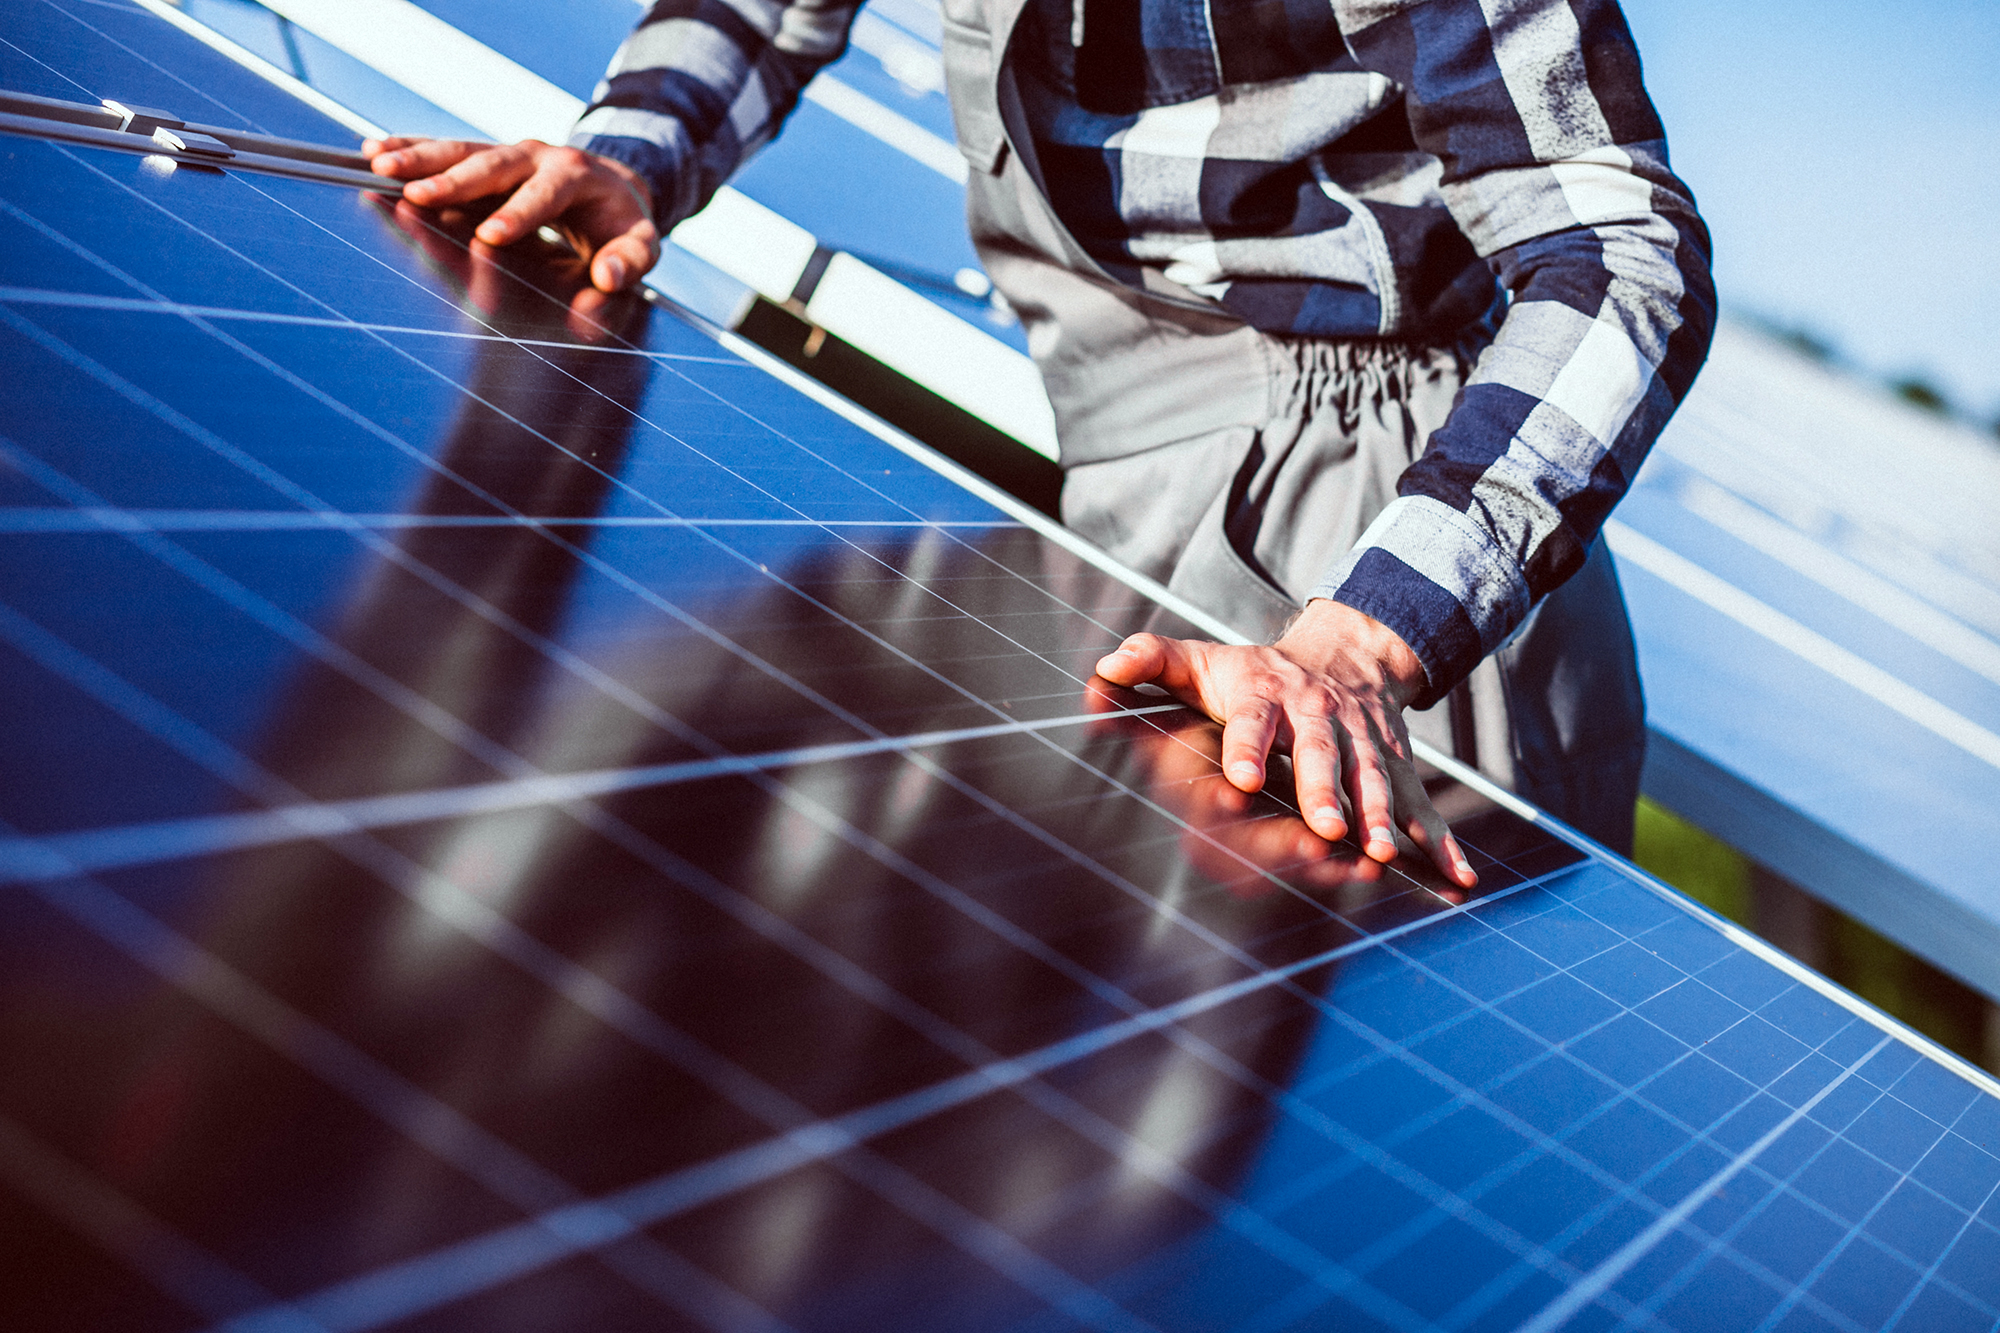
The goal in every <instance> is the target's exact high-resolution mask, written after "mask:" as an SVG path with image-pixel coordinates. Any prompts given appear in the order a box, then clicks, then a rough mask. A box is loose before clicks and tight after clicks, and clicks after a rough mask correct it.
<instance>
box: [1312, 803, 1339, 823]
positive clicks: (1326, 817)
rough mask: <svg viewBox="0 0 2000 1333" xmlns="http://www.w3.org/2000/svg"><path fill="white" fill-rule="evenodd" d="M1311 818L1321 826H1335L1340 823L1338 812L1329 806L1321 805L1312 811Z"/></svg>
mask: <svg viewBox="0 0 2000 1333" xmlns="http://www.w3.org/2000/svg"><path fill="white" fill-rule="evenodd" d="M1313 818H1314V819H1316V820H1318V821H1319V822H1320V823H1322V824H1337V823H1339V822H1340V811H1338V810H1336V809H1334V808H1333V807H1332V806H1330V805H1323V806H1321V807H1320V808H1319V809H1317V810H1315V811H1313Z"/></svg>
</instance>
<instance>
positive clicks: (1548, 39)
mask: <svg viewBox="0 0 2000 1333" xmlns="http://www.w3.org/2000/svg"><path fill="white" fill-rule="evenodd" d="M855 8H856V7H855V6H854V5H852V4H845V3H819V2H815V0H792V2H791V3H785V2H784V0H658V3H656V4H655V5H654V6H653V8H652V9H651V10H650V11H649V12H648V13H647V15H646V17H645V19H644V21H643V22H642V23H641V25H640V27H639V28H638V30H637V31H636V32H635V33H634V34H633V36H632V38H631V39H630V40H629V41H628V42H627V43H626V44H625V46H624V47H622V48H621V49H620V51H619V52H618V54H617V56H616V57H615V58H614V59H613V62H612V66H611V71H610V73H609V75H608V76H607V79H606V81H605V82H604V83H603V84H602V85H601V86H600V87H599V89H598V90H597V96H596V100H595V101H594V103H593V104H592V106H591V108H590V109H589V110H588V112H586V114H585V115H584V117H583V119H582V121H581V122H580V123H579V124H578V126H577V132H576V135H575V137H574V138H573V139H572V140H571V142H572V143H574V144H576V145H577V146H579V147H582V148H586V149H588V150H590V151H593V152H597V153H602V154H605V155H607V156H610V157H615V158H618V159H619V160H621V161H624V162H625V163H627V164H628V165H630V166H632V167H634V168H635V169H637V170H638V171H640V172H641V173H642V174H643V175H645V176H646V177H647V179H648V180H650V181H651V182H652V184H653V188H654V191H655V195H656V199H657V202H658V211H659V213H660V215H661V219H662V221H663V222H666V223H671V222H673V221H675V220H678V219H679V218H681V217H684V216H686V215H687V214H688V213H690V212H692V211H694V210H695V209H696V208H698V207H699V206H700V205H701V204H702V203H704V202H706V200H707V199H708V197H709V195H710V194H712V193H713V192H714V190H715V188H716V187H717V186H718V185H720V184H721V183H722V181H723V180H724V179H725V178H726V177H727V176H728V175H729V173H730V172H731V171H732V170H733V169H734V168H735V167H736V166H737V165H738V164H739V163H740V162H741V161H743V160H744V158H745V157H747V156H748V155H749V153H751V152H752V151H754V150H755V149H756V148H757V147H758V146H759V145H761V144H762V143H763V142H764V141H765V140H767V139H768V138H769V137H770V136H771V134H772V133H774V132H775V130H776V128H777V127H778V125H779V124H780V123H781V122H782V121H783V119H784V117H785V116H786V115H787V114H788V113H789V112H790V110H791V109H792V107H793V106H794V105H795V104H796V102H797V100H798V97H799V93H800V90H801V89H802V88H803V86H804V84H805V82H806V80H807V79H808V78H810V77H811V76H812V74H813V73H814V71H816V70H817V69H818V68H819V67H820V66H822V65H824V64H825V63H827V62H828V61H830V60H832V59H833V58H835V57H836V56H838V55H839V54H840V52H841V51H842V49H843V47H844V43H845V35H846V29H847V26H848V24H849V23H851V22H852V20H853V16H854V12H855ZM1008 58H1009V60H1011V61H1014V62H1015V66H1014V68H1015V71H1016V86H1017V88H1018V89H1019V90H1020V95H1021V103H1022V105H1023V107H1024V108H1025V110H1026V113H1027V117H1028V120H1029V122H1030V124H1029V125H1028V127H1027V132H1029V133H1031V134H1032V135H1033V136H1034V140H1035V148H1036V155H1037V158H1038V159H1039V161H1040V164H1041V173H1042V176H1041V184H1042V186H1043V189H1044V191H1045V193H1046V194H1047V195H1048V197H1049V202H1050V204H1051V205H1052V207H1053V209H1054V212H1055V214H1056V216H1057V217H1059V218H1060V219H1061V220H1062V221H1063V223H1064V224H1065V226H1066V227H1067V228H1068V229H1069V231H1070V232H1071V234H1072V236H1073V237H1074V238H1075V239H1076V241H1077V243H1078V245H1079V246H1080V247H1081V248H1082V249H1083V250H1084V252H1085V253H1086V254H1088V255H1089V257H1090V259H1091V260H1093V261H1095V263H1096V264H1097V265H1098V266H1099V267H1100V268H1101V269H1102V271H1103V272H1104V273H1105V274H1107V275H1109V276H1110V277H1112V278H1114V279H1118V280H1120V281H1123V282H1126V283H1128V284H1130V285H1132V286H1135V287H1139V288H1142V289H1146V290H1150V291H1154V292H1156V293H1159V292H1165V293H1169V294H1175V295H1180V296H1183V297H1185V298H1186V299H1188V300H1191V301H1197V302H1205V303H1212V304H1213V305H1216V306H1220V307H1221V308H1223V309H1225V310H1227V311H1229V312H1231V313H1233V314H1235V315H1236V316H1237V317H1239V318H1240V319H1242V320H1244V321H1245V322H1248V323H1250V324H1252V325H1254V326H1256V327H1258V328H1261V329H1265V330H1267V331H1270V332H1273V333H1278V334H1283V335H1310V336H1325V337H1342V338H1387V339H1396V340H1406V341H1415V342H1436V343H1443V342H1449V341H1451V340H1452V339H1453V338H1454V337H1456V336H1458V335H1459V334H1461V333H1463V332H1464V331H1465V329H1466V328H1467V327H1468V326H1469V325H1472V324H1474V323H1476V322H1477V321H1478V320H1479V319H1480V318H1482V317H1490V315H1491V313H1492V312H1493V311H1495V309H1496V303H1495V302H1496V296H1499V297H1501V299H1502V301H1504V307H1500V308H1504V311H1505V313H1504V317H1503V318H1502V319H1501V321H1500V325H1499V328H1498V332H1497V336H1496V337H1495V339H1494V341H1493V343H1492V345H1491V346H1490V347H1489V348H1488V349H1487V350H1486V352H1485V353H1484V354H1483V355H1482V356H1481V358H1480V360H1479V363H1478V365H1477V367H1476V369H1475V371H1474V372H1473V374H1472V376H1471V377H1470V379H1469V381H1468V382H1467V384H1466V387H1465V389H1464V392H1463V393H1462V395H1461V396H1460V398H1459V401H1458V402H1457V404H1456V405H1455V406H1454V408H1453V410H1452V412H1451V414H1450V417H1449V419H1448V420H1447V421H1446V422H1445V424H1444V425H1443V426H1442V427H1440V428H1439V429H1438V430H1437V431H1436V432H1435V433H1434V434H1433V435H1432V437H1431V439H1430V442H1429V445H1428V447H1427V448H1426V450H1425V452H1424V454H1423V455H1422V457H1420V458H1419V459H1418V460H1417V461H1416V462H1415V463H1414V464H1412V465H1411V466H1410V468H1409V469H1408V470H1407V471H1406V472H1405V474H1404V475H1403V477H1402V479H1401V481H1400V483H1399V487H1398V498H1397V499H1396V500H1395V501H1393V502H1392V503H1391V504H1390V505H1389V506H1388V507H1387V508H1386V509H1385V510H1384V511H1383V513H1382V514H1381V516H1380V517H1379V518H1378V519H1377V520H1376V522H1375V523H1374V524H1373V525H1372V526H1371V527H1370V528H1369V529H1368V531H1367V532H1366V533H1365V534H1364V535H1363V537H1362V539H1361V541H1360V542H1359V543H1358V544H1357V545H1356V547H1355V549H1354V550H1353V551H1352V552H1351V553H1349V554H1348V555H1347V556H1346V557H1345V558H1344V559H1343V560H1342V561H1340V562H1339V563H1338V564H1337V565H1336V567H1335V568H1334V569H1333V570H1331V571H1330V572H1329V573H1328V574H1327V576H1326V577H1325V578H1324V579H1323V580H1322V582H1321V583H1320V584H1319V585H1318V586H1317V587H1316V588H1314V589H1313V591H1312V594H1311V595H1312V596H1315V597H1330V598H1333V599H1335V600H1338V601H1341V602H1344V603H1346V604H1348V605H1350V606H1353V607H1355V608H1357V609H1359V610H1362V611H1365V612H1367V613H1368V614H1370V615H1372V616H1374V617H1375V618H1376V619H1378V620H1380V621H1382V622H1383V623H1385V624H1387V625H1388V626H1389V627H1390V628H1391V629H1394V630H1395V631H1396V632H1397V633H1398V634H1400V635H1401V636H1402V638H1403V639H1404V641H1405V642H1407V643H1408V644H1409V645H1410V647H1411V648H1412V649H1413V650H1414V651H1415V652H1416V654H1417V656H1418V658H1419V659H1420V660H1421V661H1422V662H1423V665H1424V668H1425V670H1426V672H1427V673H1428V676H1429V688H1428V689H1426V690H1425V691H1424V694H1423V696H1422V697H1421V698H1420V700H1419V702H1420V703H1427V702H1430V701H1432V700H1435V699H1436V698H1438V697H1441V696H1442V694H1443V693H1444V692H1445V691H1446V690H1448V689H1449V688H1450V687H1451V685H1452V684H1454V683H1456V682H1457V681H1458V680H1460V679H1462V678H1463V677H1464V676H1465V675H1466V674H1467V673H1468V672H1469V671H1471V669H1472V668H1473V667H1474V666H1475V665H1477V663H1478V662H1479V661H1480V659H1481V658H1483V657H1484V656H1485V655H1486V654H1487V653H1489V652H1491V651H1492V650H1493V649H1494V648H1496V647H1498V646H1499V645H1500V643H1501V642H1502V641H1504V640H1505V639H1506V637H1507V636H1508V635H1509V634H1511V633H1512V631H1513V630H1514V629H1515V628H1517V627H1518V626H1519V625H1520V623H1521V622H1522V620H1523V619H1525V617H1526V616H1527V614H1528V612H1529V610H1530V609H1531V608H1532V607H1533V605H1534V604H1535V603H1536V602H1537V601H1538V600H1539V599H1540V598H1541V597H1542V596H1543V595H1545V594H1546V593H1548V592H1549V591H1550V590H1552V589H1553V588H1555V587H1557V586H1558V585H1560V584H1561V583H1562V581H1563V580H1564V579H1566V578H1567V577H1568V576H1569V575H1570V574H1571V573H1573V572H1574V571H1575V570H1576V569H1577V568H1578V567H1580V566H1581V564H1582V562H1583V559H1584V556H1585V554H1586V552H1587V550H1588V547H1589V545H1590V543H1591V542H1592V541H1593V540H1595V539H1596V536H1597V534H1598V531H1599V529H1600V528H1601V527H1602V525H1603V522H1604V520H1605V517H1606V516H1607V515H1608V514H1609V512H1610V510H1611V508H1612V506H1613V505H1614V504H1616V503H1617V501H1618V500H1619V498H1620V497H1621V496H1623V494H1624V493H1625V490H1626V489H1627V486H1628V485H1629V483H1630V481H1631V478H1632V476H1633V474H1634V473H1635V472H1636V471H1637V469H1638V466H1639V464H1640V463H1641V462H1642V461H1643V459H1644V458H1645V455H1646V452H1647V450H1648V449H1649V448H1650V447H1651V445H1652V442H1653V440H1654V438H1655V437H1656V436H1657V435H1658V434H1659V431H1660V429H1661V428H1662V427H1663V426H1664V425H1665V424H1666V421H1667V418H1668V416H1669V415H1670V414H1671V413H1672V412H1673V410H1674V408H1675V406H1676V405H1677V404H1678V403H1679V401H1680V399H1681V397H1682V396H1683V395H1684V394H1685V393H1686V391H1687V389H1688V387H1689V385H1690V384H1691V383H1692V381H1693V379H1694V375H1695V372H1696V370H1697V369H1698V368H1699V366H1700V364H1701V361H1702V358H1703V357H1704V356H1705V355H1706V352H1707V347H1708V341H1709V336H1710V333H1711V331H1712V329H1713V325H1714V317H1715V297H1714V289H1713V287H1712V285H1711V283H1710V280H1709V273H1708V257H1709V242H1708V235H1707V232H1706V230H1705V229H1704V227H1703V225H1702V222H1701V219H1700V218H1699V216H1698V215H1697V214H1696V212H1695V207H1694V201H1693V199H1692V197H1691V195H1690V194H1689V192H1688V190H1687V188H1686V186H1685V185H1683V184H1682V183H1681V181H1680V180H1679V179H1678V178H1677V177H1675V176H1674V175H1673V173H1672V172H1671V171H1670V170H1669V168H1668V165H1667V151H1666V142H1665V136H1664V132H1663V131H1662V129H1661V126H1660V123H1659V119H1658V117H1657V115H1656V114H1655V112H1654V110H1653V107H1652V104H1651V102H1650V101H1649V100H1648V99H1647V96H1646V93H1645V90H1644V88H1643V87H1642V86H1641V82H1640V73H1639V60H1638V53H1637V52H1636V50H1635V49H1634V47H1633V44H1632V39H1631V35H1630V33H1629V31H1628V30H1627V28H1626V25H1625V22H1624V17H1623V15H1622V14H1621V13H1620V12H1619V10H1618V8H1617V5H1616V3H1615V0H1333V2H1332V3H1331V4H1329V3H1328V0H1027V8H1026V10H1025V12H1024V13H1023V15H1022V18H1021V20H1020V22H1019V24H1018V25H1017V28H1016V32H1015V35H1014V40H1013V43H1012V46H1011V47H1010V48H1009V54H1008ZM1503 294H1504V295H1503Z"/></svg>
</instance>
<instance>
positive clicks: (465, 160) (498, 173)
mask: <svg viewBox="0 0 2000 1333" xmlns="http://www.w3.org/2000/svg"><path fill="white" fill-rule="evenodd" d="M424 151H425V148H424V146H423V145H419V146H418V147H417V148H413V149H410V150H408V152H409V153H421V152H424ZM407 155H408V154H407V153H396V154H394V155H393V156H394V157H396V158H399V159H400V158H403V157H405V156H407ZM417 174H419V175H421V177H422V179H419V180H412V181H411V182H410V183H409V184H407V185H405V186H404V187H403V197H404V198H405V199H408V200H409V201H410V202H411V203H413V204H422V205H423V206H424V207H426V208H443V207H445V206H447V205H450V204H469V203H471V202H472V201H473V200H475V199H489V198H492V197H493V196H494V195H499V194H505V193H507V192H508V191H509V190H512V189H514V188H515V187H516V186H518V185H520V184H521V183H522V182H523V181H526V180H527V179H529V178H530V177H531V176H533V175H534V174H535V159H534V156H533V155H532V154H530V153H529V152H528V151H527V150H526V149H524V148H521V147H518V146H508V147H505V148H494V147H491V146H486V147H481V148H480V149H479V151H477V152H473V153H470V154H468V155H466V156H464V157H461V158H459V159H457V160H456V161H452V162H449V163H446V164H444V165H443V166H442V167H441V168H440V169H439V170H436V171H433V172H427V173H417Z"/></svg>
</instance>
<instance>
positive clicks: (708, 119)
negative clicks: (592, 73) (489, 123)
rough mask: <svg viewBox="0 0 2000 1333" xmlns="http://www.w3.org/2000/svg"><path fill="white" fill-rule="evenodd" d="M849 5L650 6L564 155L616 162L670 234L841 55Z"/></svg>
mask: <svg viewBox="0 0 2000 1333" xmlns="http://www.w3.org/2000/svg"><path fill="white" fill-rule="evenodd" d="M858 8H859V0H657V3H655V4H654V5H653V6H652V7H651V8H650V9H648V10H647V11H646V16H645V18H644V19H642V20H641V21H640V23H639V26H638V27H637V28H636V29H635V30H634V31H633V33H632V35H631V37H629V38H628V39H627V40H626V41H625V44H624V45H623V46H620V47H619V48H618V51H617V53H616V54H615V55H613V56H612V58H611V67H610V69H609V70H608V71H607V72H606V74H605V77H604V81H603V82H602V83H600V84H598V86H597V89H596V91H595V93H593V94H592V98H591V104H590V106H589V108H588V109H586V110H585V111H584V113H583V117H582V119H580V120H579V121H577V124H576V129H575V131H574V132H573V133H572V134H571V135H570V140H569V142H570V146H571V147H573V148H581V149H584V150H585V151H587V152H592V153H598V154H601V155H602V156H605V157H610V158H616V159H617V160H618V161H620V162H623V163H625V164H626V165H627V166H629V167H631V168H632V169H633V170H635V171H637V172H638V173H639V174H640V175H642V176H644V177H645V178H646V180H647V181H648V182H649V183H650V184H651V185H652V187H653V203H654V214H655V216H656V217H657V218H658V219H659V222H660V225H661V226H662V228H665V227H671V226H672V225H673V224H674V223H676V222H679V221H680V220H681V219H682V218H684V217H686V216H688V215H689V214H690V213H693V212H695V211H696V210H698V209H700V208H701V206H702V205H703V204H706V203H707V202H708V200H709V197H710V196H711V195H713V194H714V193H715V191H716V189H717V187H718V186H720V185H721V184H722V183H723V181H725V180H727V179H728V178H729V175H730V173H731V172H733V171H735V170H736V168H737V167H738V166H740V165H741V164H742V163H743V162H744V161H745V160H746V159H748V158H749V156H750V155H751V154H752V153H754V152H756V151H757V149H759V148H761V147H762V146H763V145H764V144H765V143H766V142H767V141H768V140H769V139H770V138H771V136H772V135H773V134H775V133H777V130H778V127H779V126H780V125H781V124H783V123H784V120H785V117H786V116H788V115H790V114H791V111H792V108H793V107H795V106H797V105H798V100H799V93H800V90H801V89H803V88H804V87H805V85H806V80H808V79H810V78H811V77H812V76H813V75H814V74H815V73H816V72H817V71H818V70H819V69H820V67H821V66H823V65H826V64H828V63H830V62H831V61H833V60H834V59H835V58H837V57H838V56H839V55H840V54H841V52H842V51H843V50H845V49H846V46H847V29H848V25H849V24H851V23H852V22H853V21H854V14H855V11H856V10H857V9H858Z"/></svg>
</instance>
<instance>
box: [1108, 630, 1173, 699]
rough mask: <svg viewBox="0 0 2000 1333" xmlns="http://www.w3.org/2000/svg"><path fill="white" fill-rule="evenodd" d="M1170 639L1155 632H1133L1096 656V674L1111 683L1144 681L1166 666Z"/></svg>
mask: <svg viewBox="0 0 2000 1333" xmlns="http://www.w3.org/2000/svg"><path fill="white" fill-rule="evenodd" d="M1169 642H1170V640H1167V639H1163V638H1161V637H1160V636H1159V635H1157V634H1134V635H1132V636H1131V637H1129V638H1127V639H1126V640H1125V642H1123V643H1121V644H1119V645H1118V646H1117V647H1116V648H1114V649H1112V650H1111V651H1110V652H1108V653H1106V654H1105V655H1104V656H1103V657H1100V658H1098V659H1097V674H1098V675H1100V676H1102V677H1104V678H1105V679H1106V680H1108V681H1110V682H1111V683H1112V684H1113V685H1124V686H1127V687H1130V686H1133V685H1144V684H1146V683H1147V682H1148V681H1151V680H1153V679H1154V678H1155V677H1157V676H1158V675H1159V674H1160V673H1161V672H1162V671H1164V670H1165V669H1166V665H1167V644H1168V643H1169Z"/></svg>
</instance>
